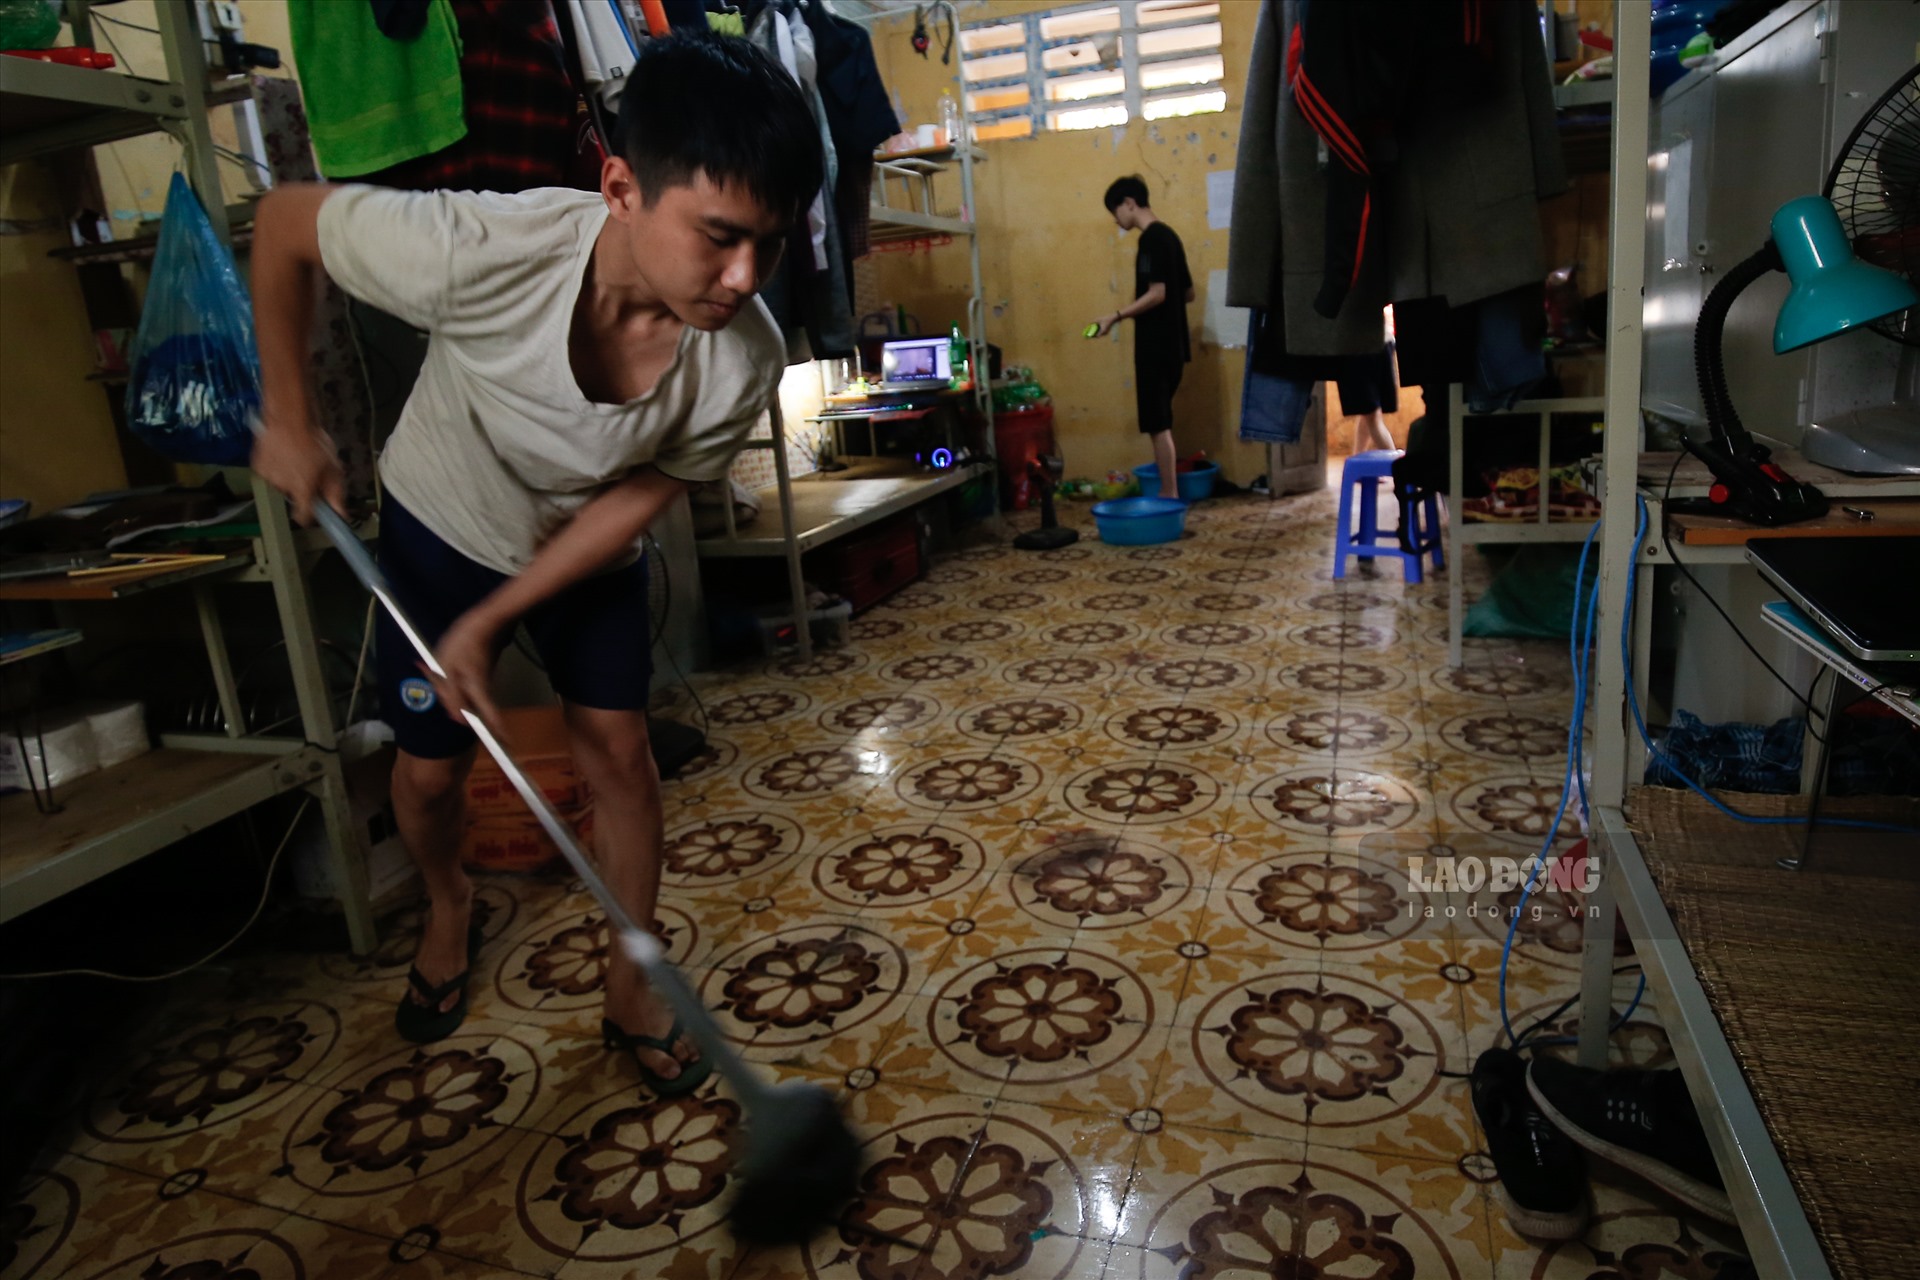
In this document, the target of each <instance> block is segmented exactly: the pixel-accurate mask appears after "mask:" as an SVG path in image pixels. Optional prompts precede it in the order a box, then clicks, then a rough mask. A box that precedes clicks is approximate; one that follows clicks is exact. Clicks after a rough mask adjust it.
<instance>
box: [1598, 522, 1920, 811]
mask: <svg viewBox="0 0 1920 1280" xmlns="http://www.w3.org/2000/svg"><path fill="white" fill-rule="evenodd" d="M1634 502H1635V504H1636V506H1637V508H1638V511H1639V518H1638V520H1637V522H1636V524H1635V527H1634V535H1633V557H1632V559H1631V560H1630V561H1629V562H1628V564H1627V599H1629V600H1631V599H1633V590H1634V583H1635V581H1636V580H1637V579H1638V577H1639V573H1640V548H1641V546H1642V545H1643V544H1644V543H1645V542H1646V540H1647V502H1646V499H1645V498H1642V497H1640V496H1639V495H1638V494H1636V495H1635V496H1634ZM1632 637H1633V611H1632V610H1630V609H1627V610H1622V611H1621V618H1620V658H1621V665H1622V669H1623V670H1624V671H1625V673H1626V675H1627V677H1628V678H1627V681H1626V693H1627V710H1628V711H1629V712H1630V713H1631V714H1632V716H1633V727H1634V728H1635V729H1636V730H1637V731H1638V732H1639V734H1640V740H1641V742H1643V743H1645V744H1646V748H1647V751H1648V753H1649V754H1650V755H1653V756H1657V757H1658V758H1659V759H1660V760H1661V761H1662V762H1663V763H1664V764H1665V765H1666V768H1667V771H1668V772H1669V773H1671V774H1673V776H1674V777H1676V778H1678V779H1680V781H1681V782H1683V783H1685V784H1686V786H1687V789H1688V790H1689V791H1691V792H1693V793H1694V794H1695V795H1697V796H1699V797H1700V798H1701V799H1702V800H1705V801H1706V802H1707V803H1708V804H1710V805H1712V806H1713V807H1714V808H1715V809H1718V810H1719V811H1720V812H1721V813H1723V814H1725V815H1726V816H1727V817H1729V818H1732V819H1733V820H1734V821H1736V822H1744V823H1747V824H1749V825H1752V826H1759V827H1791V826H1798V825H1800V824H1802V823H1809V822H1811V819H1810V818H1809V817H1807V816H1795V815H1792V814H1786V815H1782V816H1780V817H1775V818H1763V817H1760V816H1758V815H1756V814H1750V813H1741V812H1740V811H1738V810H1737V809H1733V808H1730V807H1728V806H1727V805H1726V804H1724V803H1722V802H1721V801H1720V800H1719V799H1718V798H1717V797H1715V796H1714V795H1712V794H1711V793H1709V792H1708V791H1707V789H1706V788H1705V787H1702V786H1701V785H1700V784H1699V783H1697V782H1695V781H1694V780H1693V779H1692V778H1690V777H1688V776H1687V775H1686V774H1684V773H1682V772H1681V771H1680V767H1679V765H1678V763H1677V762H1676V761H1675V760H1674V759H1673V757H1672V756H1670V755H1668V754H1667V752H1666V751H1665V749H1663V748H1662V747H1660V746H1658V745H1656V744H1655V743H1654V741H1653V735H1652V734H1650V733H1648V732H1647V722H1646V719H1645V717H1644V716H1642V715H1641V714H1640V699H1639V698H1638V697H1636V696H1635V695H1634V692H1633V679H1632V675H1633V642H1632ZM1795 692H1796V693H1797V692H1798V690H1795ZM1820 821H1821V822H1824V823H1827V824H1828V825H1830V826H1835V827H1851V828H1854V829H1855V830H1859V831H1888V832H1893V833H1894V834H1897V835H1920V827H1909V826H1904V825H1902V824H1900V823H1895V822H1869V821H1867V820H1865V819H1862V818H1822V819H1820Z"/></svg>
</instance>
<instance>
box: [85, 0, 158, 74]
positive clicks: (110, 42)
mask: <svg viewBox="0 0 1920 1280" xmlns="http://www.w3.org/2000/svg"><path fill="white" fill-rule="evenodd" d="M93 16H94V17H97V18H106V20H107V21H108V22H111V23H114V24H115V25H117V26H122V27H130V28H132V29H133V30H135V31H146V32H149V33H151V34H153V35H156V36H157V35H159V34H160V32H159V31H158V30H157V29H155V28H153V27H139V26H134V24H133V23H131V22H122V21H121V20H120V19H119V18H107V15H106V14H104V13H95V14H94V15H93ZM100 34H101V35H102V36H104V37H106V41H107V48H109V49H111V50H113V56H114V57H116V58H118V59H119V60H120V65H121V66H123V67H125V68H126V69H127V74H128V75H130V76H131V75H138V74H139V73H138V72H136V71H135V70H134V69H133V59H131V58H129V57H127V55H126V54H125V53H124V52H123V51H122V50H121V48H120V42H119V41H117V40H115V39H114V38H113V32H111V31H109V30H107V29H106V28H105V27H101V28H100Z"/></svg>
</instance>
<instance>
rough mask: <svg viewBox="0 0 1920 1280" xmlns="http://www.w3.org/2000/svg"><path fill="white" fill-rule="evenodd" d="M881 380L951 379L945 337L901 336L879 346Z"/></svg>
mask: <svg viewBox="0 0 1920 1280" xmlns="http://www.w3.org/2000/svg"><path fill="white" fill-rule="evenodd" d="M880 377H881V379H882V381H885V382H925V383H928V384H932V383H945V382H949V381H951V380H952V378H953V367H952V363H951V361H950V360H949V358H948V355H947V340H946V339H945V338H938V337H936V338H903V339H900V340H898V341H894V342H889V343H887V344H886V345H885V346H884V347H882V348H881V349H880Z"/></svg>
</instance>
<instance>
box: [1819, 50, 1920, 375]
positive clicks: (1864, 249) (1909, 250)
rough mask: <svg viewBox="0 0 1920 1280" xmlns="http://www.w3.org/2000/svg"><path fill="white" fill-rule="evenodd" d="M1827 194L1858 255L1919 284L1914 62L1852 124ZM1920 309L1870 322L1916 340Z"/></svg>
mask: <svg viewBox="0 0 1920 1280" xmlns="http://www.w3.org/2000/svg"><path fill="white" fill-rule="evenodd" d="M1826 197H1827V199H1829V200H1831V201H1832V202H1833V207H1834V209H1835V210H1836V211H1837V212H1838V213H1839V214H1840V225H1841V226H1843V227H1845V228H1846V230H1847V237H1848V238H1849V239H1850V240H1852V241H1853V251H1854V253H1855V254H1856V255H1857V256H1858V257H1859V258H1860V260H1861V261H1862V262H1871V263H1872V264H1873V265H1874V266H1876V267H1885V268H1886V269H1887V270H1889V271H1892V272H1894V273H1895V274H1897V275H1901V276H1905V277H1906V279H1907V282H1908V283H1910V284H1913V285H1915V286H1920V66H1916V67H1914V69H1913V70H1911V71H1909V72H1907V74H1906V75H1904V76H1902V77H1901V78H1900V79H1899V80H1898V81H1896V82H1895V84H1894V86H1893V88H1891V89H1889V90H1887V91H1886V93H1885V94H1883V95H1881V98H1880V101H1878V102H1876V103H1874V104H1873V109H1872V110H1870V111H1868V112H1867V114H1866V115H1865V116H1863V117H1862V118H1861V120H1860V123H1859V124H1857V125H1855V126H1854V127H1853V133H1852V134H1851V135H1850V136H1849V137H1848V138H1847V143H1846V145H1845V146H1844V147H1842V148H1840V155H1839V157H1838V158H1837V159H1835V160H1834V162H1833V171H1832V172H1831V173H1829V174H1828V175H1827V189H1826ZM1916 310H1920V308H1914V307H1908V308H1907V309H1906V310H1905V311H1901V312H1898V313H1896V314H1894V315H1890V316H1887V317H1885V318H1884V319H1880V320H1875V321H1874V322H1873V324H1872V325H1871V326H1870V327H1871V328H1872V329H1873V330H1874V332H1876V333H1883V334H1885V335H1886V336H1887V337H1889V338H1892V339H1893V340H1894V341H1895V342H1904V343H1906V344H1907V345H1908V346H1910V347H1920V316H1916V315H1915V312H1916Z"/></svg>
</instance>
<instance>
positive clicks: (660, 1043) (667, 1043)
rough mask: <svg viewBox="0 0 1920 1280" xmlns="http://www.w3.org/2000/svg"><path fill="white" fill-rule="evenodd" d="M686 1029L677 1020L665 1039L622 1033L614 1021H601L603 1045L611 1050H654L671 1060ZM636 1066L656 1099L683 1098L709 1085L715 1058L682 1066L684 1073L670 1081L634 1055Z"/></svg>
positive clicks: (629, 1032)
mask: <svg viewBox="0 0 1920 1280" xmlns="http://www.w3.org/2000/svg"><path fill="white" fill-rule="evenodd" d="M681 1034H682V1029H681V1026H680V1020H679V1019H678V1018H675V1019H674V1020H673V1025H672V1026H671V1027H669V1028H668V1029H667V1034H665V1035H664V1036H643V1035H639V1034H637V1033H635V1032H632V1031H622V1030H621V1029H620V1026H619V1024H618V1023H616V1022H614V1020H613V1019H611V1018H602V1019H601V1020H600V1043H601V1044H603V1045H605V1046H606V1047H607V1048H609V1049H624V1050H627V1051H629V1052H631V1051H632V1050H634V1049H652V1050H654V1051H656V1052H658V1053H663V1054H665V1055H666V1056H668V1057H669V1058H671V1057H672V1056H673V1046H674V1045H675V1044H676V1043H678V1041H679V1039H680V1036H681ZM633 1065H634V1066H636V1067H638V1068H639V1069H640V1079H641V1080H642V1081H644V1082H645V1083H646V1086H647V1088H649V1089H651V1090H653V1092H654V1095H655V1096H656V1097H661V1098H679V1097H683V1096H685V1095H686V1094H689V1093H692V1092H693V1091H694V1090H695V1089H698V1088H699V1087H700V1086H701V1085H703V1084H705V1083H706V1082H707V1077H708V1076H710V1075H712V1074H713V1062H712V1060H711V1059H708V1058H705V1057H700V1058H695V1059H694V1060H693V1061H692V1062H683V1063H681V1064H680V1074H679V1075H677V1076H674V1077H673V1078H672V1079H668V1078H667V1077H666V1076H663V1075H661V1074H660V1073H659V1072H658V1071H655V1070H654V1069H653V1068H652V1067H649V1066H648V1065H647V1064H646V1063H644V1062H642V1061H641V1060H640V1055H639V1054H637V1053H636V1054H634V1055H633Z"/></svg>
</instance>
